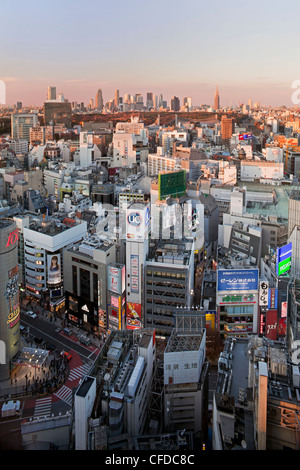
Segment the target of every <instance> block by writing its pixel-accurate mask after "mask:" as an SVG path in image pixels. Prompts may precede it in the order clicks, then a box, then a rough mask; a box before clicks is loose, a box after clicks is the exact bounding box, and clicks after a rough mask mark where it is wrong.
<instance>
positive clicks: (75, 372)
mask: <svg viewBox="0 0 300 470" xmlns="http://www.w3.org/2000/svg"><path fill="white" fill-rule="evenodd" d="M90 367H91V366H90V365H89V364H82V365H81V366H79V367H75V368H74V369H72V370H70V373H69V377H68V379H69V380H70V381H71V382H72V381H73V380H77V379H81V378H82V377H83V376H84V375H87V374H88V372H89V371H90Z"/></svg>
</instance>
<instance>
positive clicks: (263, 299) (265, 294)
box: [259, 281, 269, 307]
mask: <svg viewBox="0 0 300 470" xmlns="http://www.w3.org/2000/svg"><path fill="white" fill-rule="evenodd" d="M268 300H269V283H268V281H261V282H260V283H259V306H260V307H267V306H268Z"/></svg>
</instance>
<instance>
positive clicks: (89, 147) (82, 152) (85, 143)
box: [74, 132, 102, 168]
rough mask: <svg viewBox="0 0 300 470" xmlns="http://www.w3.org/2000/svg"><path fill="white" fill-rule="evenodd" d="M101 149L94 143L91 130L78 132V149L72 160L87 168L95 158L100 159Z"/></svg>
mask: <svg viewBox="0 0 300 470" xmlns="http://www.w3.org/2000/svg"><path fill="white" fill-rule="evenodd" d="M101 155H102V154H101V151H100V150H99V147H98V146H97V145H96V144H94V134H93V132H80V145H79V149H77V150H76V151H75V154H74V162H75V164H76V165H77V166H80V167H81V168H89V167H90V166H91V165H92V164H93V163H95V162H96V161H97V160H98V161H99V160H100V159H101Z"/></svg>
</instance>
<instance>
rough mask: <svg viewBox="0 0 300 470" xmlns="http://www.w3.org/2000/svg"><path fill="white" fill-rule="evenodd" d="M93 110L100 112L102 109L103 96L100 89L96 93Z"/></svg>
mask: <svg viewBox="0 0 300 470" xmlns="http://www.w3.org/2000/svg"><path fill="white" fill-rule="evenodd" d="M95 108H96V109H98V110H99V111H102V109H103V96H102V90H101V89H99V90H98V91H97V93H96V98H95Z"/></svg>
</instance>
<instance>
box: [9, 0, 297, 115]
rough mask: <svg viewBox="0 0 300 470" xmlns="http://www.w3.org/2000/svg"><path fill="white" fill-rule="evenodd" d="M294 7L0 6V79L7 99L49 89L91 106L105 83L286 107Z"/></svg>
mask: <svg viewBox="0 0 300 470" xmlns="http://www.w3.org/2000/svg"><path fill="white" fill-rule="evenodd" d="M299 13H300V4H299V3H298V2H297V1H296V0H291V2H289V4H288V5H287V6H286V8H285V9H283V8H282V3H281V2H279V0H273V1H271V0H264V2H263V3H262V2H260V1H258V0H253V1H252V2H251V4H250V5H249V6H248V5H244V4H243V5H241V4H238V3H237V2H234V1H233V0H227V1H226V2H223V1H221V0H211V1H210V2H209V3H206V2H204V1H203V0H187V1H186V2H184V3H182V2H180V1H179V0H173V1H171V0H164V1H163V2H160V1H159V0H152V1H151V2H145V1H137V0H128V1H127V2H123V1H121V0H115V2H114V3H113V4H112V3H109V2H99V1H97V0H86V2H84V3H82V2H79V0H73V1H71V0H65V1H64V2H59V1H58V0H53V1H51V2H50V1H48V0H46V1H44V2H39V1H37V0H28V1H27V2H21V0H15V2H14V3H13V4H12V3H11V2H10V1H8V0H3V1H2V2H1V16H2V18H5V21H3V23H2V28H1V31H0V39H1V44H3V45H4V46H5V47H3V49H2V53H1V68H0V79H2V80H4V81H5V83H6V90H7V103H8V104H15V103H16V102H17V101H22V103H23V105H25V106H27V105H31V104H32V105H38V106H40V105H42V104H43V102H44V101H45V99H46V96H47V87H48V86H56V88H57V92H58V93H59V92H62V93H64V95H65V98H67V99H68V100H69V101H77V102H81V101H84V102H85V103H88V102H89V100H90V99H91V98H93V99H94V98H95V94H96V91H97V89H98V88H101V89H102V92H103V97H104V101H105V102H106V101H109V99H110V98H112V97H113V95H114V90H115V89H116V88H118V89H119V90H120V96H123V94H124V93H130V94H134V93H141V94H143V95H145V94H146V93H147V92H149V91H150V92H153V93H155V94H159V93H162V94H163V96H164V99H166V100H168V101H169V100H170V98H171V97H172V96H173V95H176V96H178V97H179V98H180V99H181V100H182V98H183V96H191V97H192V102H193V105H200V104H213V97H214V92H215V88H216V85H218V87H219V92H220V98H221V106H229V105H233V106H235V105H238V104H239V103H247V102H248V100H249V99H252V101H253V102H255V101H260V103H261V104H262V105H263V104H265V105H267V106H268V105H271V106H280V105H286V106H288V107H292V106H293V103H292V101H291V96H292V92H293V90H292V88H291V85H292V83H293V82H294V81H295V80H298V79H300V74H299V70H298V63H299V54H300V52H299V47H298V17H299Z"/></svg>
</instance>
